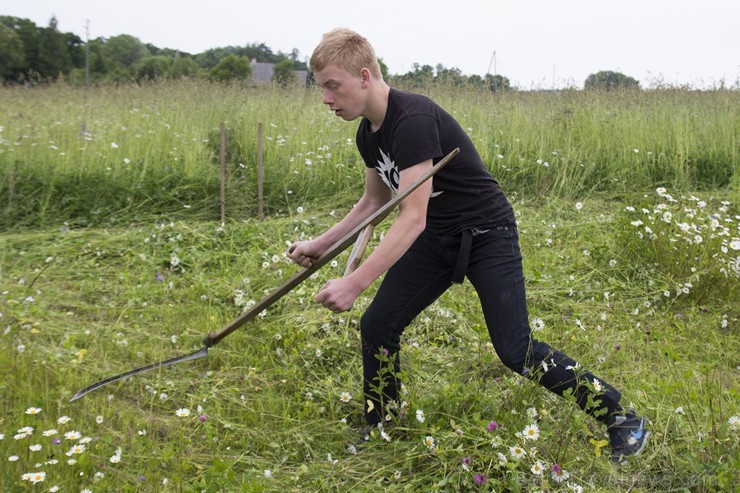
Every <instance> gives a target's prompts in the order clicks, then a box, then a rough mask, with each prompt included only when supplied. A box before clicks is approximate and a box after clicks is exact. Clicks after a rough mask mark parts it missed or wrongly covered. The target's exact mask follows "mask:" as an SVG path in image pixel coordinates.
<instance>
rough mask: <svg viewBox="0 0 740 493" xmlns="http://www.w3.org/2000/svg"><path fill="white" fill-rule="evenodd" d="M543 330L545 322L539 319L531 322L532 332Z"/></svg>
mask: <svg viewBox="0 0 740 493" xmlns="http://www.w3.org/2000/svg"><path fill="white" fill-rule="evenodd" d="M544 328H545V322H544V321H543V320H542V319H541V318H535V319H534V320H532V330H542V329H544Z"/></svg>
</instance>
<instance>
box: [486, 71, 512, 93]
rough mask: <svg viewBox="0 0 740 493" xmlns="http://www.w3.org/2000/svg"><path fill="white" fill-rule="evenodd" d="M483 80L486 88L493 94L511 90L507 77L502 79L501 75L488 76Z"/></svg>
mask: <svg viewBox="0 0 740 493" xmlns="http://www.w3.org/2000/svg"><path fill="white" fill-rule="evenodd" d="M485 80H486V83H488V87H489V88H490V89H491V90H492V91H493V92H498V91H508V90H509V89H511V83H510V82H509V79H508V78H507V77H504V76H503V75H500V74H496V75H491V74H488V75H486V79H485Z"/></svg>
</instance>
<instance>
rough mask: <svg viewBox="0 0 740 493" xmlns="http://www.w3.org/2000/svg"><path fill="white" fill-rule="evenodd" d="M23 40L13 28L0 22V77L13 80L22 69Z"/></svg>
mask: <svg viewBox="0 0 740 493" xmlns="http://www.w3.org/2000/svg"><path fill="white" fill-rule="evenodd" d="M24 62H25V55H24V52H23V41H21V37H20V36H18V33H16V32H15V31H14V30H13V29H11V28H9V27H8V26H6V25H3V24H0V77H2V79H3V80H13V79H16V78H17V75H18V74H19V73H22V71H23V65H24Z"/></svg>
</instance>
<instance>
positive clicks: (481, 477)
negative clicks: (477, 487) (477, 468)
mask: <svg viewBox="0 0 740 493" xmlns="http://www.w3.org/2000/svg"><path fill="white" fill-rule="evenodd" d="M473 482H474V483H475V484H486V482H488V477H487V476H486V475H485V474H480V473H479V474H476V475H475V476H473Z"/></svg>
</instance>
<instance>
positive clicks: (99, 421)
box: [95, 416, 103, 425]
mask: <svg viewBox="0 0 740 493" xmlns="http://www.w3.org/2000/svg"><path fill="white" fill-rule="evenodd" d="M95 422H96V423H97V424H99V425H100V424H103V417H102V416H98V417H97V418H95Z"/></svg>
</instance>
